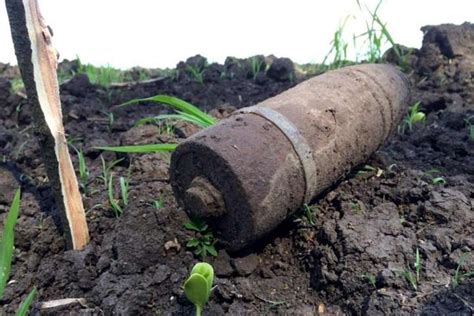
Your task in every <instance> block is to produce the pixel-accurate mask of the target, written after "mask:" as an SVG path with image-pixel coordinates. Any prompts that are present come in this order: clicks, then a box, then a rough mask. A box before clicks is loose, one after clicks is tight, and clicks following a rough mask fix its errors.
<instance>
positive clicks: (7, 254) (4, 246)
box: [0, 189, 21, 298]
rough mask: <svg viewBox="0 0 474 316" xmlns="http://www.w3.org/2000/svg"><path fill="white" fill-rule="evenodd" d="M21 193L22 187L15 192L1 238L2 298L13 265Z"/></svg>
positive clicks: (0, 283) (0, 281) (0, 275)
mask: <svg viewBox="0 0 474 316" xmlns="http://www.w3.org/2000/svg"><path fill="white" fill-rule="evenodd" d="M20 195H21V193H20V189H18V190H17V191H16V192H15V195H14V197H13V201H12V203H11V206H10V209H9V210H8V213H7V217H6V218H5V222H4V224H3V232H2V236H1V239H0V298H1V297H2V296H3V292H4V290H5V287H6V285H7V281H8V277H9V275H10V269H11V265H12V257H13V249H14V237H15V236H14V230H15V225H16V220H17V218H18V213H19V212H20Z"/></svg>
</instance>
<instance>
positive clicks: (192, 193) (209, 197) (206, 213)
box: [184, 177, 226, 219]
mask: <svg viewBox="0 0 474 316" xmlns="http://www.w3.org/2000/svg"><path fill="white" fill-rule="evenodd" d="M184 202H185V207H186V208H187V211H188V212H189V214H190V215H191V216H192V217H198V218H208V219H213V218H218V217H221V216H222V215H224V214H225V212H226V209H225V203H224V199H223V197H222V194H221V192H220V191H219V190H217V189H216V188H215V187H214V186H213V185H212V184H211V183H210V182H209V180H207V179H205V178H202V177H196V178H194V179H193V181H192V182H191V185H190V186H189V188H188V189H187V190H186V192H185V195H184Z"/></svg>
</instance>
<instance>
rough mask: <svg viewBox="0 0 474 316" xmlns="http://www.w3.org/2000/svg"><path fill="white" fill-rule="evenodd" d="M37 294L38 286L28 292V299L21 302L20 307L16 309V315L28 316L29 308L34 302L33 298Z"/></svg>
mask: <svg viewBox="0 0 474 316" xmlns="http://www.w3.org/2000/svg"><path fill="white" fill-rule="evenodd" d="M35 295H36V288H33V289H32V290H31V292H30V293H29V294H28V296H27V297H26V299H25V300H24V301H23V302H22V303H21V304H20V307H19V308H18V310H17V311H16V314H15V315H16V316H26V315H28V310H29V309H30V305H31V303H33V300H34V298H35Z"/></svg>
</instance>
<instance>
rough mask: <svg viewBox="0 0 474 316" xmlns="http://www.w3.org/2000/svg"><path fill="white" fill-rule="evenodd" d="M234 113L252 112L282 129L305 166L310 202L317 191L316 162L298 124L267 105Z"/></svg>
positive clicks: (306, 192) (306, 191)
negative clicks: (294, 123) (297, 126)
mask: <svg viewBox="0 0 474 316" xmlns="http://www.w3.org/2000/svg"><path fill="white" fill-rule="evenodd" d="M234 113H235V114H243V113H251V114H255V115H259V116H261V117H263V118H264V119H266V120H267V121H269V122H270V123H272V124H273V125H275V126H276V127H277V128H278V129H280V130H281V131H282V133H283V134H284V135H285V136H286V138H287V139H288V140H289V141H290V143H291V145H292V146H293V149H294V150H295V152H296V154H297V155H298V158H299V160H300V162H301V165H302V166H303V173H304V177H305V185H306V188H305V189H306V190H305V196H304V201H305V203H309V202H310V201H311V199H312V198H313V195H314V193H315V191H316V164H315V162H314V159H313V154H312V151H311V148H310V147H309V145H308V142H307V141H306V139H305V138H304V137H303V135H301V133H300V132H299V131H298V129H297V128H296V126H295V125H293V123H291V122H290V121H289V120H288V119H287V118H286V117H285V116H283V115H282V114H281V113H279V112H277V111H275V110H272V109H270V108H266V107H261V106H250V107H247V108H243V109H240V110H238V111H236V112H234Z"/></svg>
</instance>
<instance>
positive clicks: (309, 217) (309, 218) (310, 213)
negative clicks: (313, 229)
mask: <svg viewBox="0 0 474 316" xmlns="http://www.w3.org/2000/svg"><path fill="white" fill-rule="evenodd" d="M314 213H315V209H314V205H311V206H310V205H308V204H304V205H303V217H304V219H305V220H306V222H307V223H308V224H309V225H311V226H314V225H315V224H316V222H315V219H314Z"/></svg>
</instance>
